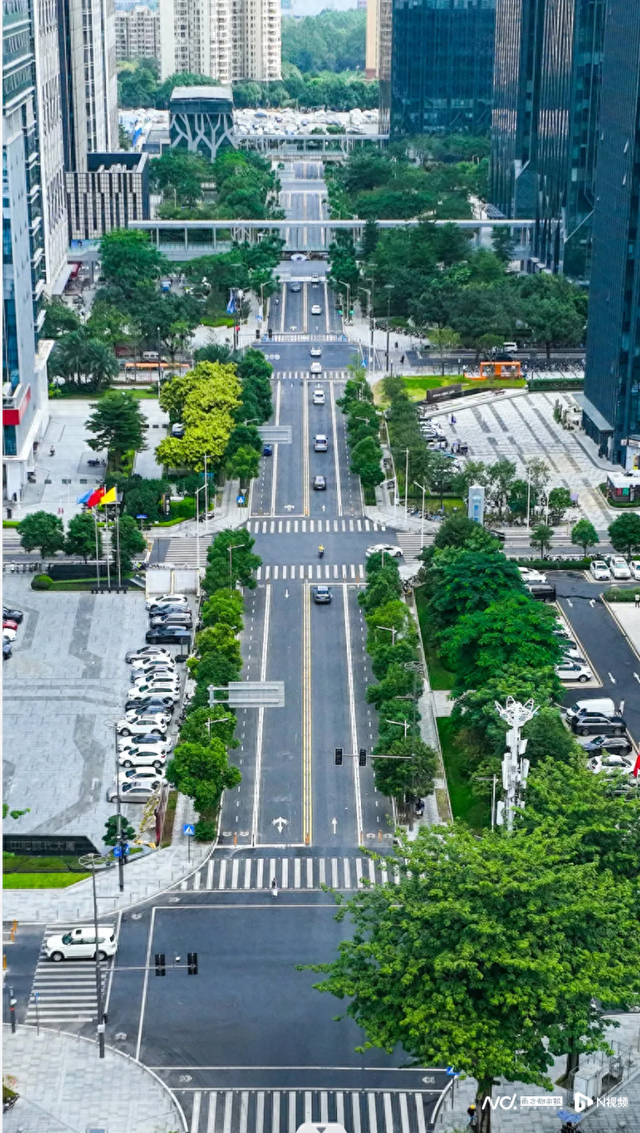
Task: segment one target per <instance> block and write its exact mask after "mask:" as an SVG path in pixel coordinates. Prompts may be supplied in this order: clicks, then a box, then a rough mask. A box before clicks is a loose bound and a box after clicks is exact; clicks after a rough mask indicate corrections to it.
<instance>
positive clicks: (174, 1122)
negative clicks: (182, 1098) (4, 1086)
mask: <svg viewBox="0 0 640 1133" xmlns="http://www.w3.org/2000/svg"><path fill="white" fill-rule="evenodd" d="M3 1040H4V1041H3V1055H4V1057H3V1067H2V1069H3V1076H4V1080H5V1081H7V1079H9V1081H8V1084H9V1085H10V1087H11V1088H12V1089H13V1090H15V1091H16V1093H18V1094H19V1095H20V1096H19V1098H18V1101H17V1102H16V1104H15V1105H14V1106H13V1108H12V1109H11V1110H9V1111H8V1112H7V1113H5V1114H4V1119H3V1126H4V1133H86V1131H87V1130H88V1129H96V1130H97V1129H103V1130H105V1131H107V1130H108V1133H183V1131H185V1130H186V1129H187V1123H186V1121H185V1117H184V1114H183V1112H182V1109H181V1108H180V1106H179V1105H178V1103H177V1101H176V1100H175V1098H174V1097H173V1094H172V1093H171V1091H170V1090H169V1089H168V1088H167V1087H166V1086H164V1085H163V1083H162V1082H161V1081H160V1079H159V1078H157V1077H156V1075H155V1074H153V1073H152V1072H151V1071H150V1070H147V1069H146V1067H144V1066H142V1065H141V1064H140V1063H139V1062H135V1061H134V1060H133V1059H131V1058H129V1057H128V1056H127V1055H125V1054H121V1053H120V1052H119V1051H117V1050H114V1049H113V1048H112V1047H109V1046H108V1047H107V1048H106V1051H105V1057H104V1058H103V1059H101V1058H99V1056H98V1049H97V1045H96V1043H95V1042H94V1041H93V1040H91V1039H81V1038H78V1037H77V1036H76V1035H70V1034H66V1033H65V1032H63V1031H49V1030H45V1029H43V1028H42V1027H41V1028H40V1035H39V1036H38V1034H37V1033H36V1029H35V1027H26V1026H19V1027H18V1028H17V1031H16V1033H15V1035H12V1034H11V1029H10V1027H9V1026H7V1025H6V1024H5V1026H4V1034H3Z"/></svg>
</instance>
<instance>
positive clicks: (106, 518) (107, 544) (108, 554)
mask: <svg viewBox="0 0 640 1133" xmlns="http://www.w3.org/2000/svg"><path fill="white" fill-rule="evenodd" d="M108 535H109V506H108V504H105V509H104V545H105V548H106V559H107V590H111V566H110V563H109V559H110V558H111V543H110V541H109V539H108V538H107V537H108Z"/></svg>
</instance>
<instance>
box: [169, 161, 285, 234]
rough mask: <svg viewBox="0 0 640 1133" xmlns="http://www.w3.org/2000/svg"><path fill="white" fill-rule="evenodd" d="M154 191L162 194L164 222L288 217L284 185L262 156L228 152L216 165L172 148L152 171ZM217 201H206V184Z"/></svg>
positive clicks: (215, 162)
mask: <svg viewBox="0 0 640 1133" xmlns="http://www.w3.org/2000/svg"><path fill="white" fill-rule="evenodd" d="M151 180H152V184H153V186H154V188H155V189H156V190H158V191H160V192H161V193H162V195H163V204H162V205H161V206H160V208H159V209H158V216H159V217H161V219H163V220H233V219H236V218H238V217H239V218H242V219H244V220H265V219H266V218H268V217H272V218H275V219H278V218H280V217H282V216H283V215H284V214H283V213H282V210H281V209H280V208H279V207H278V191H279V188H280V182H279V181H278V178H277V176H276V174H275V173H274V172H273V171H272V169H271V166H270V164H269V162H268V161H266V160H265V159H264V158H263V157H261V156H260V154H258V153H251V152H248V151H240V150H232V149H225V150H222V151H221V152H220V153H219V154H218V156H217V157H216V159H215V161H214V162H209V161H206V160H205V159H204V158H203V157H201V156H200V155H198V154H193V153H187V152H185V151H182V150H180V151H178V150H169V151H168V153H166V154H163V155H162V157H160V158H158V160H157V161H154V162H153V164H152V167H151ZM204 183H206V184H207V186H208V192H209V194H211V193H213V194H214V200H213V201H211V203H209V204H203V203H202V196H203V189H202V186H203V184H204Z"/></svg>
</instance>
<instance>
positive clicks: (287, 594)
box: [284, 590, 289, 598]
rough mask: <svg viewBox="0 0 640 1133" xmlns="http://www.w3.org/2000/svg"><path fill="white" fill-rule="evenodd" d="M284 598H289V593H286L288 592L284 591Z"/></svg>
mask: <svg viewBox="0 0 640 1133" xmlns="http://www.w3.org/2000/svg"><path fill="white" fill-rule="evenodd" d="M284 596H285V598H288V597H289V591H288V590H285V592H284Z"/></svg>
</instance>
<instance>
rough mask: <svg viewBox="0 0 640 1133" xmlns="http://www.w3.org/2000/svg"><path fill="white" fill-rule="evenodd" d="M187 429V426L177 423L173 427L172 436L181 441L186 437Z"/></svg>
mask: <svg viewBox="0 0 640 1133" xmlns="http://www.w3.org/2000/svg"><path fill="white" fill-rule="evenodd" d="M186 429H187V426H186V425H183V423H182V421H176V423H175V425H172V426H171V436H172V437H174V438H176V439H177V440H181V439H182V437H184V434H185V432H186Z"/></svg>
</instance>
